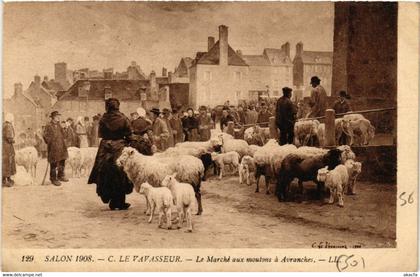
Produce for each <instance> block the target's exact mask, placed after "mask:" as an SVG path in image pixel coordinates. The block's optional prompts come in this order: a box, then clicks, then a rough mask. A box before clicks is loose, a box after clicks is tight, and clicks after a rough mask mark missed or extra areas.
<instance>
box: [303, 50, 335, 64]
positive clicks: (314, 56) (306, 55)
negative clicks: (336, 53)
mask: <svg viewBox="0 0 420 277" xmlns="http://www.w3.org/2000/svg"><path fill="white" fill-rule="evenodd" d="M332 58H333V53H332V52H321V51H303V54H302V61H303V63H304V64H332Z"/></svg>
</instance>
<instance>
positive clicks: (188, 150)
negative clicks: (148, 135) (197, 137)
mask: <svg viewBox="0 0 420 277" xmlns="http://www.w3.org/2000/svg"><path fill="white" fill-rule="evenodd" d="M207 151H208V150H207V149H206V148H205V147H203V146H197V147H189V146H188V147H184V146H178V147H169V148H168V149H166V150H165V151H164V152H160V153H156V154H154V156H162V157H168V156H179V155H190V156H194V157H197V158H199V157H200V156H201V155H202V154H204V153H206V152H207Z"/></svg>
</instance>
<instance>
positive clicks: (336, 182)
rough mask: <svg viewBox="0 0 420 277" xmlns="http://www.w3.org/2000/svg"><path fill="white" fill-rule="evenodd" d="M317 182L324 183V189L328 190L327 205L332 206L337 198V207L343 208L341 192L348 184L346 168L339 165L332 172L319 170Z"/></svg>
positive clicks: (324, 169)
mask: <svg viewBox="0 0 420 277" xmlns="http://www.w3.org/2000/svg"><path fill="white" fill-rule="evenodd" d="M317 180H318V181H319V182H324V184H325V188H327V189H329V190H330V199H329V201H328V203H329V204H333V203H334V201H335V198H338V206H340V207H344V199H343V190H344V188H346V187H347V184H348V182H349V175H348V170H347V167H346V166H344V165H342V164H340V165H338V166H336V167H335V168H334V169H333V170H328V167H325V168H321V169H319V170H318V175H317Z"/></svg>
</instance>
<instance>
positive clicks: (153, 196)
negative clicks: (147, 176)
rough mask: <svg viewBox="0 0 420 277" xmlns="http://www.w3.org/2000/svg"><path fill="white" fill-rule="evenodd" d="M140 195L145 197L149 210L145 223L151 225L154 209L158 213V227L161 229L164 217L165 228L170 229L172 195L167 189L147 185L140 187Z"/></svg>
mask: <svg viewBox="0 0 420 277" xmlns="http://www.w3.org/2000/svg"><path fill="white" fill-rule="evenodd" d="M139 193H140V194H144V195H145V197H146V202H147V207H148V209H149V208H150V217H149V220H148V221H147V222H149V223H152V220H153V215H154V213H155V209H157V210H158V212H159V221H158V227H159V228H163V227H162V217H163V216H164V215H166V228H168V229H171V228H172V218H171V217H172V215H171V212H172V210H171V205H172V203H173V198H172V193H171V191H170V190H169V189H168V188H167V187H153V186H151V185H150V184H149V183H147V182H146V183H143V184H141V186H140V190H139Z"/></svg>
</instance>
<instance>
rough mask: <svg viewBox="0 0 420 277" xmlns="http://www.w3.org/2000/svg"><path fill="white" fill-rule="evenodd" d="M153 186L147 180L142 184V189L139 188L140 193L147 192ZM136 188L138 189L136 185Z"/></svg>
mask: <svg viewBox="0 0 420 277" xmlns="http://www.w3.org/2000/svg"><path fill="white" fill-rule="evenodd" d="M151 187H152V186H151V185H150V184H149V183H147V182H146V183H143V184H141V185H140V189H139V190H138V192H139V193H140V194H146V193H147V192H148V191H149V189H150V188H151ZM136 190H137V187H136Z"/></svg>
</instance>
